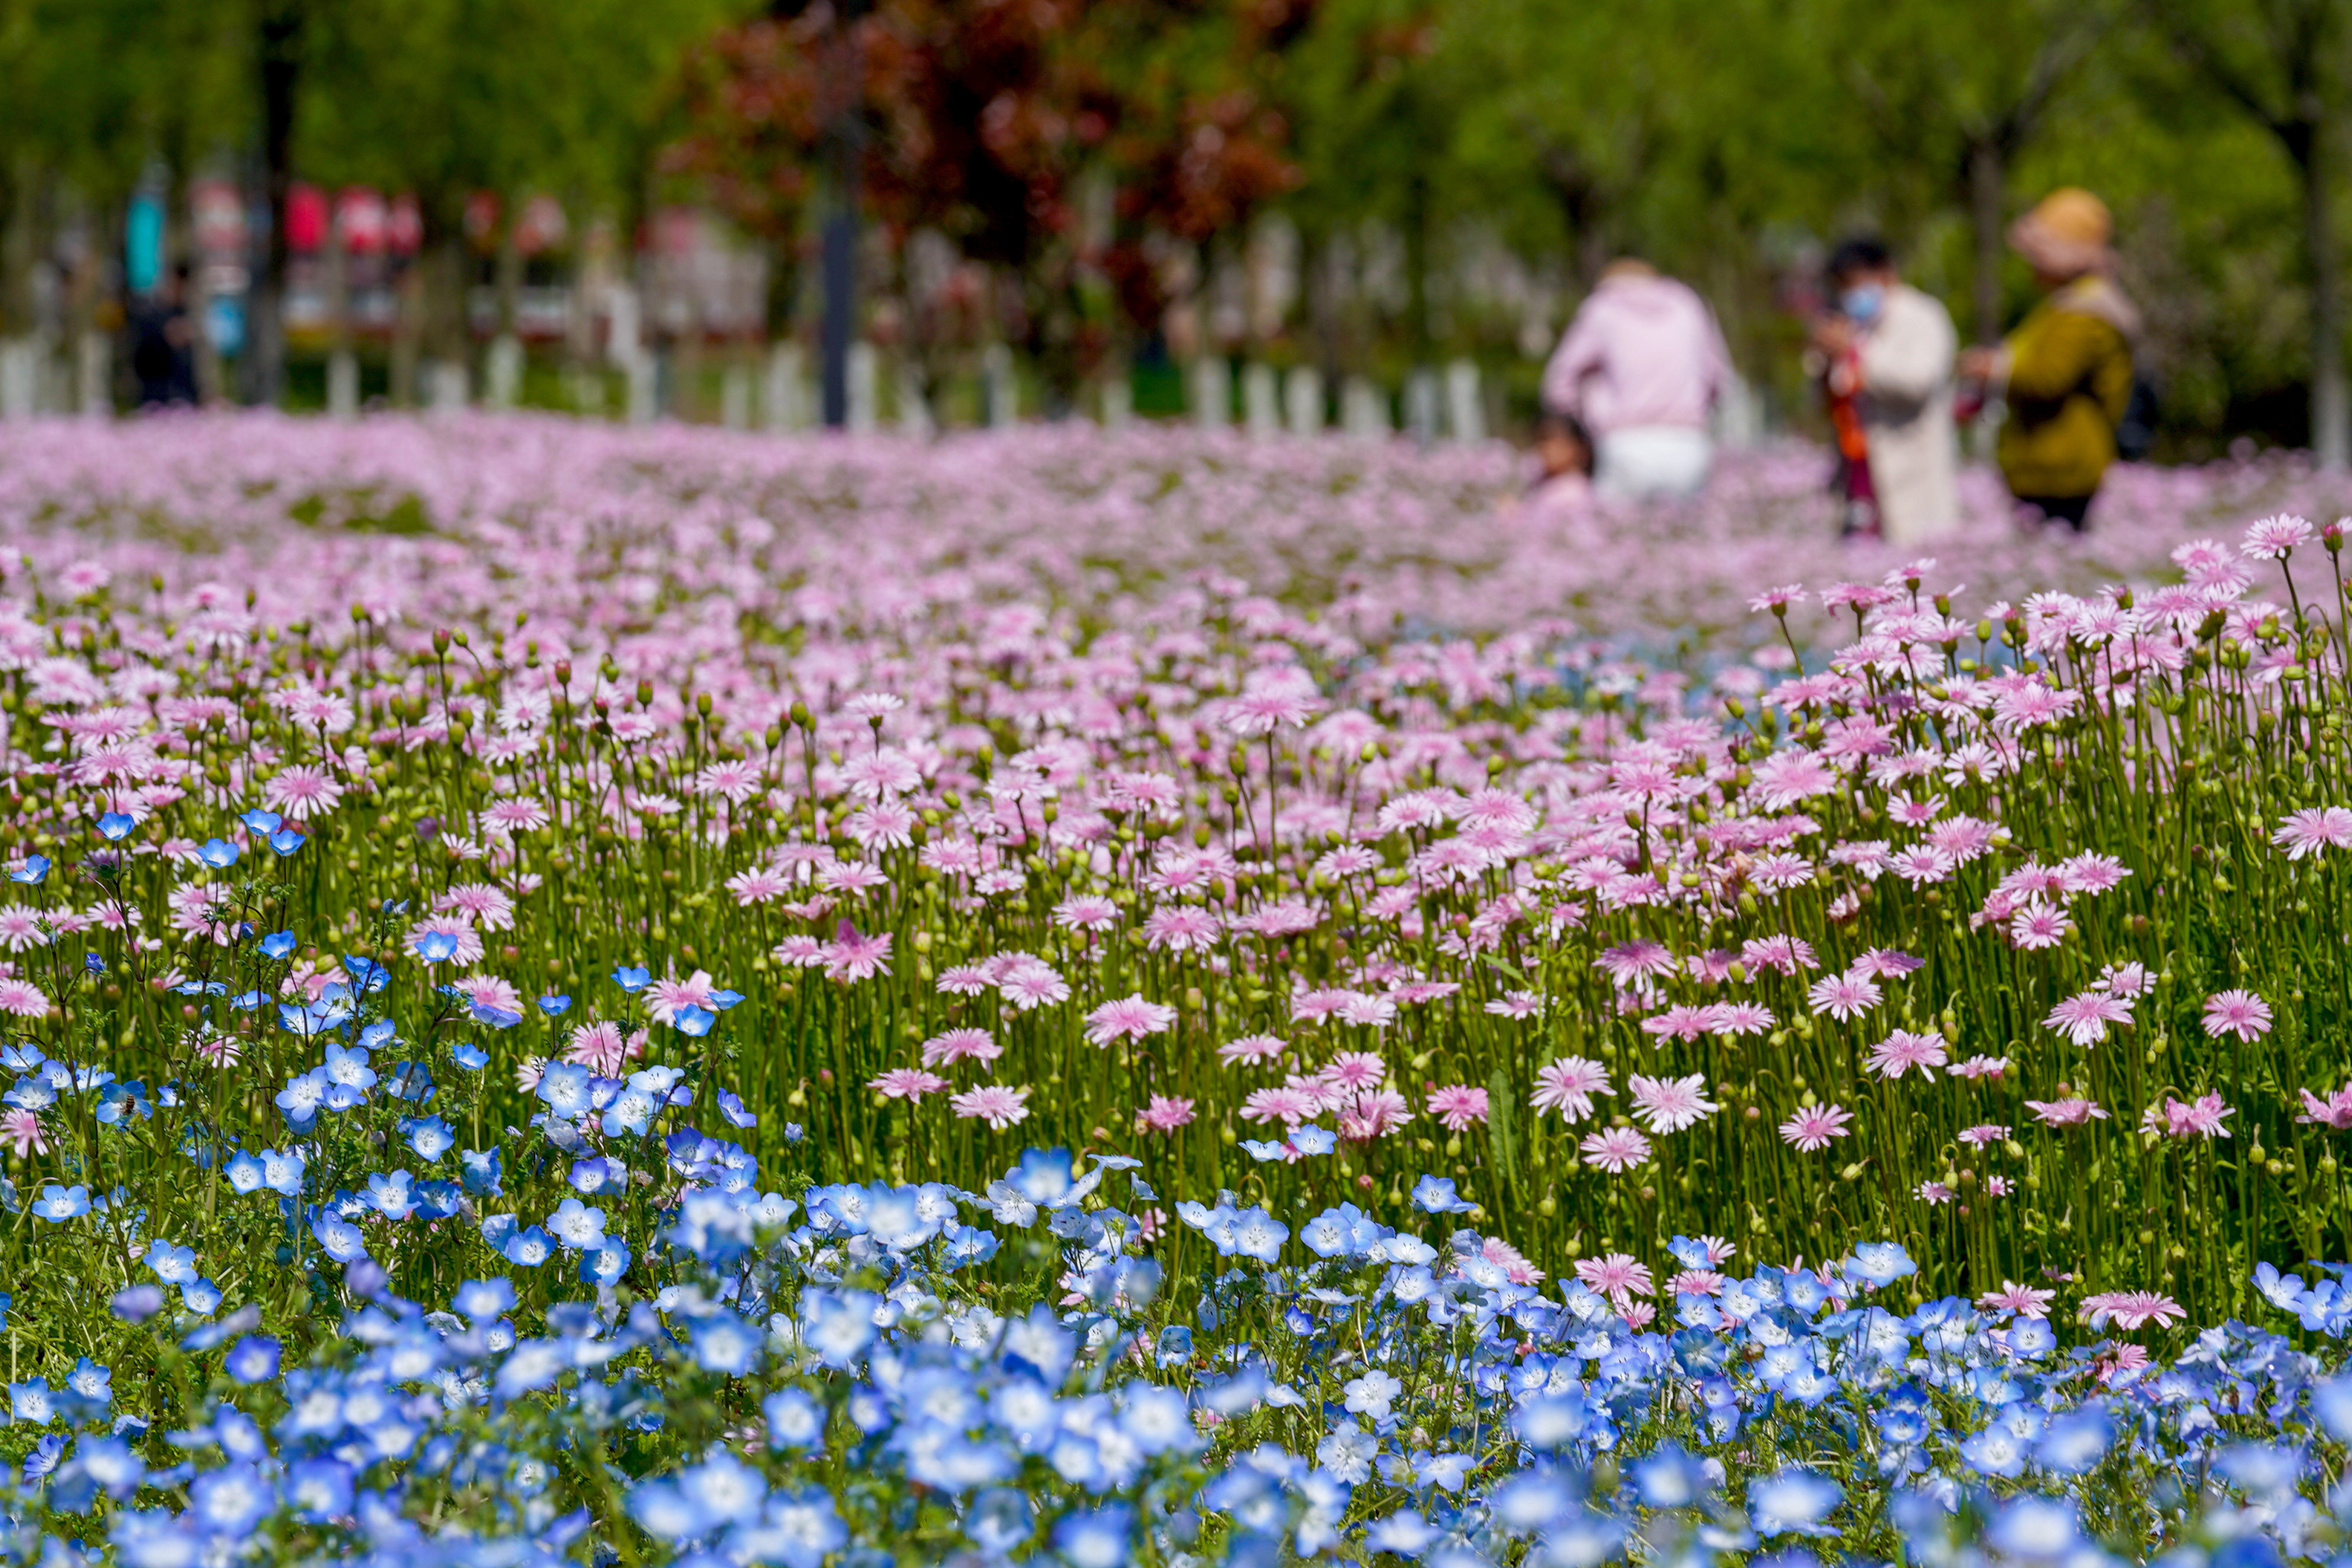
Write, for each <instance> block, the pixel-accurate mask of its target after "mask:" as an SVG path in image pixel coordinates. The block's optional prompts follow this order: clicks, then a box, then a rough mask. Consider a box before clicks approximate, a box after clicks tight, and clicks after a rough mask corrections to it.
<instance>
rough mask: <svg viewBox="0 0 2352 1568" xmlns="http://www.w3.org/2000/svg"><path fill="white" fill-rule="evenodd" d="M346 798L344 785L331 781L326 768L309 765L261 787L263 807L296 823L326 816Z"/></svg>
mask: <svg viewBox="0 0 2352 1568" xmlns="http://www.w3.org/2000/svg"><path fill="white" fill-rule="evenodd" d="M342 798H343V786H342V785H341V784H337V783H336V782H335V781H334V780H333V779H332V778H331V777H329V776H328V774H327V771H326V770H325V769H324V768H317V767H311V766H309V765H308V764H305V765H303V766H301V767H293V768H288V769H287V770H286V771H285V772H284V773H279V774H278V776H277V777H276V778H273V779H271V780H270V781H269V782H268V784H264V785H262V786H261V803H262V804H263V805H267V806H268V808H269V809H270V810H272V811H275V812H280V813H283V814H284V815H285V816H286V817H287V818H288V819H289V820H290V821H294V822H308V821H310V819H311V818H312V817H314V816H326V815H327V814H328V813H330V812H331V811H333V810H334V809H335V803H336V802H338V801H340V800H341V799H342Z"/></svg>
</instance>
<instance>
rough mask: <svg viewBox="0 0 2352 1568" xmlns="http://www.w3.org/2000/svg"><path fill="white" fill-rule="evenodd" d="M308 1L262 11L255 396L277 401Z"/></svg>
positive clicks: (282, 373) (277, 3)
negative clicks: (265, 229) (264, 218)
mask: <svg viewBox="0 0 2352 1568" xmlns="http://www.w3.org/2000/svg"><path fill="white" fill-rule="evenodd" d="M303 21H304V16H303V0H271V3H270V4H268V5H265V6H264V7H263V8H262V12H261V40H260V42H261V50H260V53H261V163H262V180H263V186H264V194H265V195H267V197H268V205H269V234H268V237H267V238H266V239H265V240H264V241H263V242H262V264H261V276H260V278H259V279H257V280H256V283H255V287H254V290H253V305H252V320H251V321H249V322H248V323H247V331H248V332H249V333H250V334H251V342H252V353H253V374H252V381H251V383H250V384H251V388H252V392H253V400H254V401H255V402H256V403H258V404H261V405H264V406H272V405H276V404H277V402H278V397H279V396H280V395H282V394H283V393H284V391H285V388H286V320H285V301H286V198H287V195H288V194H289V192H290V191H291V190H292V189H293V184H294V161H293V146H294V89H295V82H296V79H297V77H298V76H299V72H300V68H301V54H302V25H303Z"/></svg>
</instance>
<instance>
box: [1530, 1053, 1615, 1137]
mask: <svg viewBox="0 0 2352 1568" xmlns="http://www.w3.org/2000/svg"><path fill="white" fill-rule="evenodd" d="M1616 1092H1617V1091H1616V1089H1613V1088H1612V1087H1611V1086H1610V1083H1609V1071H1608V1069H1607V1068H1603V1067H1602V1066H1601V1064H1600V1063H1599V1062H1596V1061H1589V1060H1587V1059H1586V1058H1583V1057H1562V1058H1559V1060H1558V1061H1556V1062H1553V1063H1551V1064H1550V1065H1549V1066H1548V1067H1540V1068H1537V1069H1536V1090H1535V1093H1534V1094H1533V1095H1531V1096H1529V1097H1528V1104H1529V1105H1531V1106H1533V1107H1534V1108H1535V1109H1536V1110H1558V1111H1559V1112H1560V1113H1561V1114H1562V1115H1563V1116H1565V1117H1566V1118H1567V1119H1568V1120H1569V1121H1570V1122H1571V1123H1573V1122H1578V1121H1583V1120H1584V1119H1585V1118H1586V1117H1588V1116H1590V1115H1591V1114H1592V1097H1593V1096H1594V1095H1596V1094H1611V1095H1613V1094H1615V1093H1616Z"/></svg>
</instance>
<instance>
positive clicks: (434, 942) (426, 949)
mask: <svg viewBox="0 0 2352 1568" xmlns="http://www.w3.org/2000/svg"><path fill="white" fill-rule="evenodd" d="M408 951H409V952H413V953H415V955H416V956H417V957H419V958H421V959H423V960H424V961H425V963H447V962H448V961H449V960H450V959H453V958H455V957H457V938H456V937H454V936H451V935H450V934H449V933H448V932H447V931H426V932H425V934H424V935H422V936H420V937H418V938H417V939H416V940H415V942H410V943H409V944H408Z"/></svg>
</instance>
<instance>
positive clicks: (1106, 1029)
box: [1087, 994, 1176, 1046]
mask: <svg viewBox="0 0 2352 1568" xmlns="http://www.w3.org/2000/svg"><path fill="white" fill-rule="evenodd" d="M1175 1022H1176V1009H1175V1008H1173V1007H1171V1006H1168V1005H1164V1004H1162V1003H1159V1002H1147V1001H1145V1000H1144V999H1143V997H1142V995H1141V994H1136V995H1133V996H1127V997H1122V998H1121V999H1120V1000H1118V1001H1117V1002H1106V1003H1104V1004H1103V1005H1101V1006H1099V1007H1097V1008H1096V1009H1095V1010H1094V1011H1093V1012H1091V1013H1089V1014H1087V1044H1088V1045H1093V1046H1108V1045H1109V1044H1110V1043H1111V1042H1112V1041H1113V1040H1116V1039H1119V1038H1121V1037H1124V1038H1127V1039H1130V1040H1139V1039H1142V1038H1143V1037H1145V1036H1146V1035H1160V1034H1165V1033H1166V1032H1167V1031H1168V1029H1169V1027H1170V1026H1171V1025H1173V1024H1174V1023H1175Z"/></svg>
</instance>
